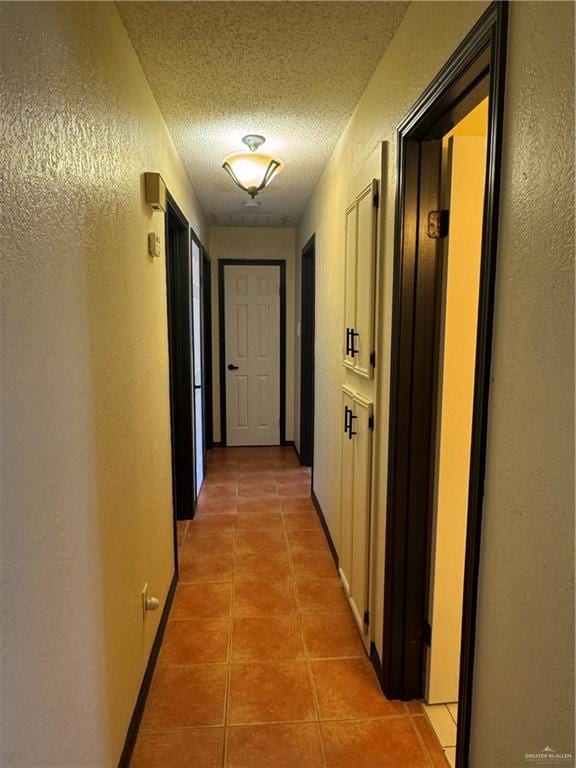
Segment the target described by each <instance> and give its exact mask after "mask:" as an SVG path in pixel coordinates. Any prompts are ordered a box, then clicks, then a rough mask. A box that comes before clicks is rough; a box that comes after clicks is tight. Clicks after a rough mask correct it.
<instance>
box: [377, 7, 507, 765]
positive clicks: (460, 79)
mask: <svg viewBox="0 0 576 768" xmlns="http://www.w3.org/2000/svg"><path fill="white" fill-rule="evenodd" d="M507 17H508V6H507V3H506V2H495V3H493V4H492V5H491V6H490V7H489V8H488V9H487V11H486V12H485V13H484V14H483V15H482V17H481V18H480V20H479V21H478V23H477V24H476V25H475V26H474V28H473V29H472V30H471V31H470V33H469V34H468V36H467V37H466V38H465V39H464V41H463V42H462V44H461V45H460V46H459V47H458V49H457V50H456V51H455V53H454V54H453V55H452V56H451V58H450V59H449V61H448V62H447V63H446V65H445V66H444V67H443V68H442V70H441V71H440V72H439V74H438V75H437V77H436V78H435V79H434V80H433V82H432V83H431V85H430V86H429V87H428V88H427V89H426V91H425V92H424V93H423V95H422V96H421V97H420V99H419V100H418V101H417V102H416V104H415V105H414V107H413V108H412V109H411V110H410V112H409V114H408V115H407V116H406V118H405V119H404V120H403V121H402V123H401V124H400V126H399V128H398V134H397V140H398V154H397V157H398V166H397V200H396V219H395V256H394V259H395V263H394V284H393V307H392V318H393V319H392V361H391V386H390V420H389V457H388V493H387V511H386V563H385V584H384V642H383V656H382V678H381V682H382V687H383V690H384V692H385V693H386V695H387V696H388V697H389V698H400V699H411V698H421V697H422V694H423V684H424V653H423V650H424V643H425V641H426V622H425V619H426V608H427V578H428V560H429V541H430V536H429V526H430V520H431V506H430V499H431V494H430V493H429V483H428V481H429V478H430V476H431V462H432V461H433V460H434V448H435V440H434V434H433V425H434V424H435V412H434V409H435V405H434V403H435V394H436V381H437V370H436V369H437V355H436V356H435V357H432V359H430V358H428V359H427V360H426V355H427V354H429V350H427V349H426V347H425V345H420V347H419V349H420V353H418V356H417V357H415V355H414V351H415V343H416V342H417V341H418V339H417V337H416V332H417V329H416V327H415V323H414V319H415V317H416V314H415V313H416V309H417V308H420V309H422V306H423V305H422V303H421V302H420V299H421V296H420V294H419V293H418V291H417V288H416V287H415V279H417V276H418V267H419V263H418V256H419V237H420V236H421V235H422V232H419V231H418V228H417V224H416V222H418V220H419V219H420V220H421V219H422V217H421V216H420V213H421V211H420V209H419V205H420V196H419V190H420V188H421V174H422V172H423V169H424V170H426V169H428V170H429V169H430V168H432V167H433V165H434V158H433V157H432V158H430V157H429V155H430V154H432V155H434V149H433V148H432V151H431V152H430V151H429V150H430V147H431V144H433V143H434V142H437V141H438V140H439V139H441V137H442V136H443V135H444V134H445V133H447V132H448V130H449V129H450V128H451V127H452V126H454V125H455V124H456V123H457V122H459V120H460V119H461V118H462V117H464V116H465V115H466V114H467V113H468V112H469V111H470V110H471V109H472V107H473V106H475V104H477V103H478V102H479V101H480V100H481V98H483V97H485V95H486V94H488V95H489V97H490V100H489V127H488V158H487V180H486V194H485V201H484V223H483V234H482V264H481V278H480V298H479V310H478V327H477V348H476V368H475V382H474V406H473V426H472V446H471V461H470V484H469V496H468V516H467V517H468V522H467V537H466V558H465V575H464V597H463V619H462V646H461V662H460V684H459V711H458V738H457V748H456V749H457V763H456V764H457V766H458V768H465V767H466V766H467V765H468V754H469V745H470V727H471V717H472V684H473V668H474V645H475V631H476V611H477V593H478V571H479V555H480V534H481V518H482V498H483V486H484V476H485V463H486V441H487V422H488V398H489V389H490V386H489V385H490V359H491V346H492V332H493V312H494V283H495V270H496V256H497V241H498V209H499V199H500V165H501V156H502V125H503V107H504V83H505V59H506V35H507ZM483 84H484V87H485V88H487V90H482V88H483ZM430 163H431V164H432V165H430ZM431 174H432V175H433V174H436V179H437V181H436V182H435V181H434V178H432V177H431V178H430V179H425V181H427V182H429V183H428V191H429V192H430V194H431V195H432V197H433V196H434V194H435V184H436V183H437V185H438V188H439V174H440V169H439V168H438V167H437V168H436V170H433V171H431ZM432 266H434V265H432ZM429 277H430V279H429V281H428V284H427V285H426V286H424V290H425V291H427V292H428V293H427V296H426V297H425V301H427V302H428V308H427V310H426V312H425V318H427V319H428V320H430V319H431V320H432V322H433V324H434V325H433V327H434V329H435V334H434V335H436V333H437V323H436V318H437V302H436V297H435V296H434V291H435V289H436V286H437V280H436V275H435V274H434V273H433V270H432V273H430V276H429ZM420 327H421V325H420ZM431 343H432V344H434V345H435V338H432V339H431ZM416 351H417V352H418V348H416ZM415 401H416V402H418V404H419V409H420V413H422V412H424V414H425V418H424V420H423V422H422V423H421V428H420V429H419V425H418V422H417V420H415V418H414V417H415V416H416V415H417V411H414V410H413V404H414V402H415ZM421 484H423V486H422V485H421ZM414 488H418V489H419V493H420V496H419V497H418V498H414V497H413V496H412V497H411V490H412V491H413V489H414Z"/></svg>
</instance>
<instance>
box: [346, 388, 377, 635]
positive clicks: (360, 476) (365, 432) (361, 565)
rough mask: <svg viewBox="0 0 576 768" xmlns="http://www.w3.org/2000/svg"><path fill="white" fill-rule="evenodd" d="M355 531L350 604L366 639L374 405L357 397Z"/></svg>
mask: <svg viewBox="0 0 576 768" xmlns="http://www.w3.org/2000/svg"><path fill="white" fill-rule="evenodd" d="M354 415H355V417H356V418H355V419H354V431H355V432H356V435H355V436H354V530H353V535H352V571H351V574H352V576H351V580H350V603H351V605H352V610H353V612H354V615H355V616H356V619H357V621H358V622H359V626H360V630H361V631H362V636H363V638H364V639H365V640H366V639H367V637H366V635H365V634H364V633H365V626H364V616H365V613H366V611H367V610H368V572H369V553H370V488H371V463H372V461H371V460H372V432H371V428H370V418H371V416H372V403H370V402H369V401H367V400H365V399H364V398H363V397H361V396H360V395H356V397H355V398H354Z"/></svg>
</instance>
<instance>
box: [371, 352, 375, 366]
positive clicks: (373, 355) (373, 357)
mask: <svg viewBox="0 0 576 768" xmlns="http://www.w3.org/2000/svg"><path fill="white" fill-rule="evenodd" d="M370 365H371V366H372V368H375V367H376V352H370Z"/></svg>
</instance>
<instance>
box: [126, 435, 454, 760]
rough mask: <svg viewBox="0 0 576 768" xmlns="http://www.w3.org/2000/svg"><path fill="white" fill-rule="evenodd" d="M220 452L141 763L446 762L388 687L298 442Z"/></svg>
mask: <svg viewBox="0 0 576 768" xmlns="http://www.w3.org/2000/svg"><path fill="white" fill-rule="evenodd" d="M208 465H209V469H208V475H207V478H206V481H205V484H204V487H203V489H202V493H201V496H200V500H199V505H198V513H197V515H196V519H195V520H193V521H192V522H190V523H184V524H180V525H179V557H180V581H179V584H178V588H177V591H176V596H175V600H174V605H173V608H172V613H171V616H170V620H169V622H168V627H167V630H166V635H165V637H164V642H163V646H162V650H161V652H160V657H159V661H158V666H157V668H156V672H155V675H154V680H153V683H152V687H151V690H150V695H149V698H148V703H147V706H146V711H145V713H144V717H143V720H142V726H141V729H140V735H139V737H138V743H137V745H136V749H135V752H134V757H133V760H132V768H223V767H225V768H424V767H426V768H445V766H447V765H448V764H447V763H446V761H445V758H444V755H443V752H442V749H441V747H440V745H439V744H438V742H437V740H436V737H435V735H434V733H433V731H432V729H431V728H430V726H429V724H428V721H427V718H426V716H425V715H424V714H423V712H422V709H421V708H420V706H419V705H415V704H410V705H406V704H403V703H401V702H395V701H388V700H387V699H386V698H384V696H383V695H382V693H381V691H380V688H379V686H378V683H377V680H376V677H375V675H374V673H373V671H372V667H371V665H370V663H369V661H368V659H367V658H366V656H365V654H364V648H363V645H362V643H361V641H360V638H359V635H358V633H357V631H356V627H355V624H354V620H353V618H352V614H351V612H350V610H349V608H348V603H347V601H346V598H345V596H344V593H343V591H342V588H341V586H340V582H339V579H338V577H337V573H336V570H335V568H334V563H333V561H332V558H331V555H330V552H329V549H328V545H327V543H326V539H325V537H324V534H323V531H322V528H321V526H320V523H319V521H318V517H317V515H316V512H315V510H314V507H313V505H312V502H311V500H310V475H309V471H308V470H306V469H302V468H300V466H299V464H298V461H297V459H296V456H295V454H294V451H293V450H292V449H291V448H227V449H217V450H214V451H211V452H210V456H209V461H208Z"/></svg>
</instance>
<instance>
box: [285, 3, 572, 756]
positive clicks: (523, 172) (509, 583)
mask: <svg viewBox="0 0 576 768" xmlns="http://www.w3.org/2000/svg"><path fill="white" fill-rule="evenodd" d="M486 7H487V4H486V3H483V2H473V3H466V2H459V3H449V2H448V3H412V4H411V5H410V6H409V8H408V11H407V14H406V16H405V18H404V20H403V22H402V24H401V26H400V28H399V29H398V32H397V33H396V35H395V37H394V39H393V40H392V42H391V43H390V46H389V47H388V49H387V51H386V53H385V54H384V56H383V58H382V59H381V61H380V64H379V65H378V68H377V69H376V72H375V73H374V76H373V78H372V80H371V81H370V83H369V85H368V87H367V89H366V91H365V92H364V94H363V96H362V99H361V100H360V103H359V104H358V106H357V108H356V111H355V113H354V115H353V117H352V119H351V121H350V123H349V125H348V127H347V129H346V131H345V132H344V134H343V136H342V138H341V140H340V142H339V144H338V146H337V147H336V150H335V152H334V153H333V155H332V157H331V159H330V161H329V163H328V165H327V167H326V170H325V172H324V174H323V176H322V178H321V180H320V182H319V184H318V186H317V188H316V190H315V193H314V194H313V196H312V198H311V200H310V202H309V204H308V206H307V208H306V210H305V212H304V214H303V216H302V218H301V221H300V223H299V226H298V228H297V239H296V251H297V253H300V251H301V249H302V247H303V245H304V243H305V242H306V241H307V240H308V238H309V237H310V236H311V235H312V234H313V233H316V268H317V283H316V285H317V297H316V301H317V315H316V334H317V336H316V339H317V352H316V377H317V379H316V421H315V439H316V447H317V450H316V465H315V468H314V484H315V491H316V493H317V495H318V498H319V500H320V503H321V505H322V507H323V509H324V512H325V515H326V518H327V520H328V523H329V525H330V527H331V530H334V531H336V530H338V525H339V502H340V499H339V488H338V484H336V483H334V482H333V468H334V467H335V466H338V465H339V459H340V422H341V419H340V387H341V385H342V383H343V381H344V371H343V367H342V364H341V330H342V326H343V299H344V288H343V273H344V247H343V243H344V239H343V221H344V218H343V212H344V208H345V197H346V186H347V183H348V182H349V181H350V179H351V178H352V177H353V174H354V169H355V167H357V166H358V165H359V164H361V163H362V162H364V161H365V160H366V158H367V157H368V156H369V154H370V153H371V152H372V151H373V149H374V147H375V146H376V143H377V142H378V141H381V140H384V141H388V142H389V162H388V179H387V182H388V183H387V190H385V191H384V194H383V196H382V197H383V204H384V206H385V211H384V222H385V230H384V251H383V260H384V264H383V281H382V284H381V286H380V298H381V303H382V306H381V318H380V319H381V328H382V334H381V340H380V346H379V349H378V360H380V361H381V362H380V364H379V370H378V373H379V387H378V393H379V397H378V407H377V411H376V437H375V440H376V467H377V475H378V476H377V487H376V505H375V506H376V510H377V520H376V530H375V540H376V571H375V575H374V591H373V594H374V603H373V605H372V616H373V617H374V622H373V631H374V639H375V642H376V644H377V646H378V647H379V648H381V643H382V629H381V627H382V601H383V581H384V577H383V564H384V525H385V498H386V496H385V494H386V467H387V429H388V391H389V360H390V324H391V291H392V260H393V237H394V233H393V221H394V203H395V194H396V189H395V177H396V154H395V153H396V126H397V125H398V124H399V122H400V121H401V120H402V118H403V117H404V115H405V114H406V113H407V112H408V110H409V109H410V107H411V105H412V104H413V102H414V101H415V100H416V98H417V97H418V96H419V95H420V93H421V92H422V91H423V90H424V88H425V87H426V86H427V85H428V83H429V82H430V81H431V79H432V78H433V77H434V75H435V74H436V73H437V71H438V70H439V68H440V67H441V65H442V64H443V63H444V62H445V61H446V60H447V58H448V57H449V56H450V54H451V53H452V52H453V50H454V49H455V48H456V47H457V45H458V44H459V43H460V41H461V40H462V39H463V37H464V36H465V34H466V33H467V32H468V30H469V29H470V28H471V27H472V25H473V24H474V22H475V21H476V20H477V19H478V17H479V16H480V15H481V13H482V12H483V11H484V9H485V8H486ZM573 22H574V19H573V6H572V5H571V4H569V3H550V2H548V3H524V2H522V3H519V2H517V3H516V2H515V3H512V4H511V19H510V27H511V29H510V48H509V65H508V78H507V100H506V115H507V116H506V126H505V153H504V168H503V185H504V188H503V208H502V231H501V241H500V264H499V274H498V285H497V296H496V317H495V323H496V338H495V345H494V352H495V357H494V363H493V375H494V385H493V391H492V394H491V412H490V413H491V420H490V441H489V446H488V477H487V488H486V511H485V518H486V521H485V527H484V548H483V552H482V563H481V583H480V607H479V635H478V657H477V665H476V691H475V708H474V713H473V734H472V761H471V765H472V766H473V768H509V767H511V766H515V765H518V766H520V765H524V764H525V761H524V752H526V751H534V750H539V749H542V748H543V747H544V746H545V745H546V744H548V743H550V745H551V746H552V747H554V748H555V749H558V750H562V749H567V750H569V749H571V748H572V746H573V745H572V740H571V720H570V719H571V717H572V714H573V708H572V704H571V698H572V693H573V678H572V671H571V670H572V656H573V646H572V642H573V637H572V628H573V615H572V613H571V612H570V610H569V608H567V604H568V602H570V605H571V584H572V554H571V547H572V544H573V535H572V531H573V529H572V523H571V519H572V515H573V511H574V499H573V470H574V455H573V424H574V422H573V408H572V393H573V301H572V289H573V245H574V243H573V195H572V184H573V178H572V174H573V128H572V126H573V106H574V104H573V61H572V58H571V57H572V56H573V50H574V43H573V38H572V32H573ZM527 62H530V64H529V66H528V65H527ZM319 447H321V450H318V448H319ZM546 660H553V661H546ZM541 742H542V743H541Z"/></svg>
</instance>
